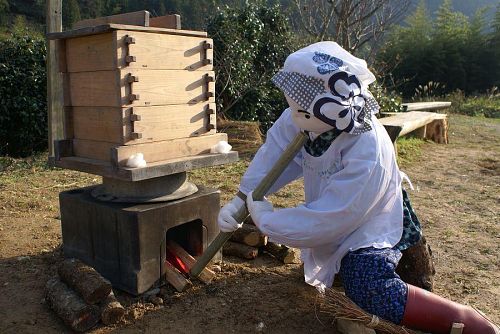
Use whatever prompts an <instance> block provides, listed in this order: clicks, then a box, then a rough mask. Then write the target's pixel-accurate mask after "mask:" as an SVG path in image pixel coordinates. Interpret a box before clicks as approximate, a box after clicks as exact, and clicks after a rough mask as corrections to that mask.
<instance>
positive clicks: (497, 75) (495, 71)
mask: <svg viewBox="0 0 500 334" xmlns="http://www.w3.org/2000/svg"><path fill="white" fill-rule="evenodd" d="M491 30H492V32H491V34H490V35H489V36H488V37H489V40H488V44H489V50H490V52H491V55H492V57H493V59H494V61H493V62H491V63H490V64H491V66H492V69H491V75H492V76H493V77H494V80H493V85H494V86H496V87H499V86H500V61H498V60H499V59H500V4H498V6H497V8H496V12H495V17H494V18H493V21H492V23H491ZM493 85H492V86H493Z"/></svg>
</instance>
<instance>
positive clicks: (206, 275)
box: [167, 240, 215, 284]
mask: <svg viewBox="0 0 500 334" xmlns="http://www.w3.org/2000/svg"><path fill="white" fill-rule="evenodd" d="M167 248H168V249H169V250H170V251H171V252H172V253H174V254H175V255H177V256H178V257H179V258H180V259H181V261H182V262H183V263H184V264H185V265H186V267H188V269H191V268H192V267H193V266H194V264H195V263H196V259H195V258H194V257H193V256H191V254H189V253H188V252H187V251H186V250H185V249H184V248H182V247H181V245H179V244H178V243H176V242H175V241H173V240H168V241H167ZM214 278H215V273H214V272H213V271H211V270H210V269H207V268H203V270H202V271H201V273H200V275H199V276H198V279H199V280H200V281H202V282H203V283H206V284H208V283H210V282H211V281H212V280H213V279H214Z"/></svg>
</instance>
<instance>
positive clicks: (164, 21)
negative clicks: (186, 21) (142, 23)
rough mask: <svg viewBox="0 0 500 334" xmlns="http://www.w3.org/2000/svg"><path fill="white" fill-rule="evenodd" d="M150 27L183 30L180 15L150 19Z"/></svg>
mask: <svg viewBox="0 0 500 334" xmlns="http://www.w3.org/2000/svg"><path fill="white" fill-rule="evenodd" d="M149 26H150V27H157V28H167V29H181V16H180V15H178V14H172V15H164V16H157V17H150V18H149Z"/></svg>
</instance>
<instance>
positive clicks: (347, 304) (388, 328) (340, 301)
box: [320, 289, 415, 334]
mask: <svg viewBox="0 0 500 334" xmlns="http://www.w3.org/2000/svg"><path fill="white" fill-rule="evenodd" d="M320 300H321V301H320V310H321V312H322V313H326V314H328V315H331V316H333V318H334V319H345V320H350V321H356V322H361V323H362V324H363V325H365V326H366V327H368V328H372V329H374V330H376V331H377V333H384V334H415V332H414V331H412V330H410V329H407V328H404V327H401V326H398V325H395V324H393V323H392V322H388V321H385V320H383V319H380V318H379V317H377V316H375V315H372V314H369V313H367V312H365V311H363V310H362V309H361V308H359V307H358V306H357V305H356V304H354V303H353V302H352V301H351V300H350V299H349V298H347V297H346V296H345V295H344V294H343V293H341V292H339V291H336V290H334V289H327V290H326V291H325V295H324V297H323V298H320Z"/></svg>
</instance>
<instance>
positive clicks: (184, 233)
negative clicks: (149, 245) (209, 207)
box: [167, 219, 203, 256]
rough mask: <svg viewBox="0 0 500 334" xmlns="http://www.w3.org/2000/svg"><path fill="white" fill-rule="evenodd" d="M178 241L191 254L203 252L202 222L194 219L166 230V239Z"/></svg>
mask: <svg viewBox="0 0 500 334" xmlns="http://www.w3.org/2000/svg"><path fill="white" fill-rule="evenodd" d="M168 240H172V241H175V242H176V243H178V244H179V245H180V246H181V247H182V248H184V249H185V250H186V251H187V252H188V253H189V254H191V255H192V256H198V255H201V254H202V253H203V223H202V221H201V219H196V220H193V221H190V222H187V223H184V224H182V225H179V226H176V227H172V228H170V229H168V230H167V241H168Z"/></svg>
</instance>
